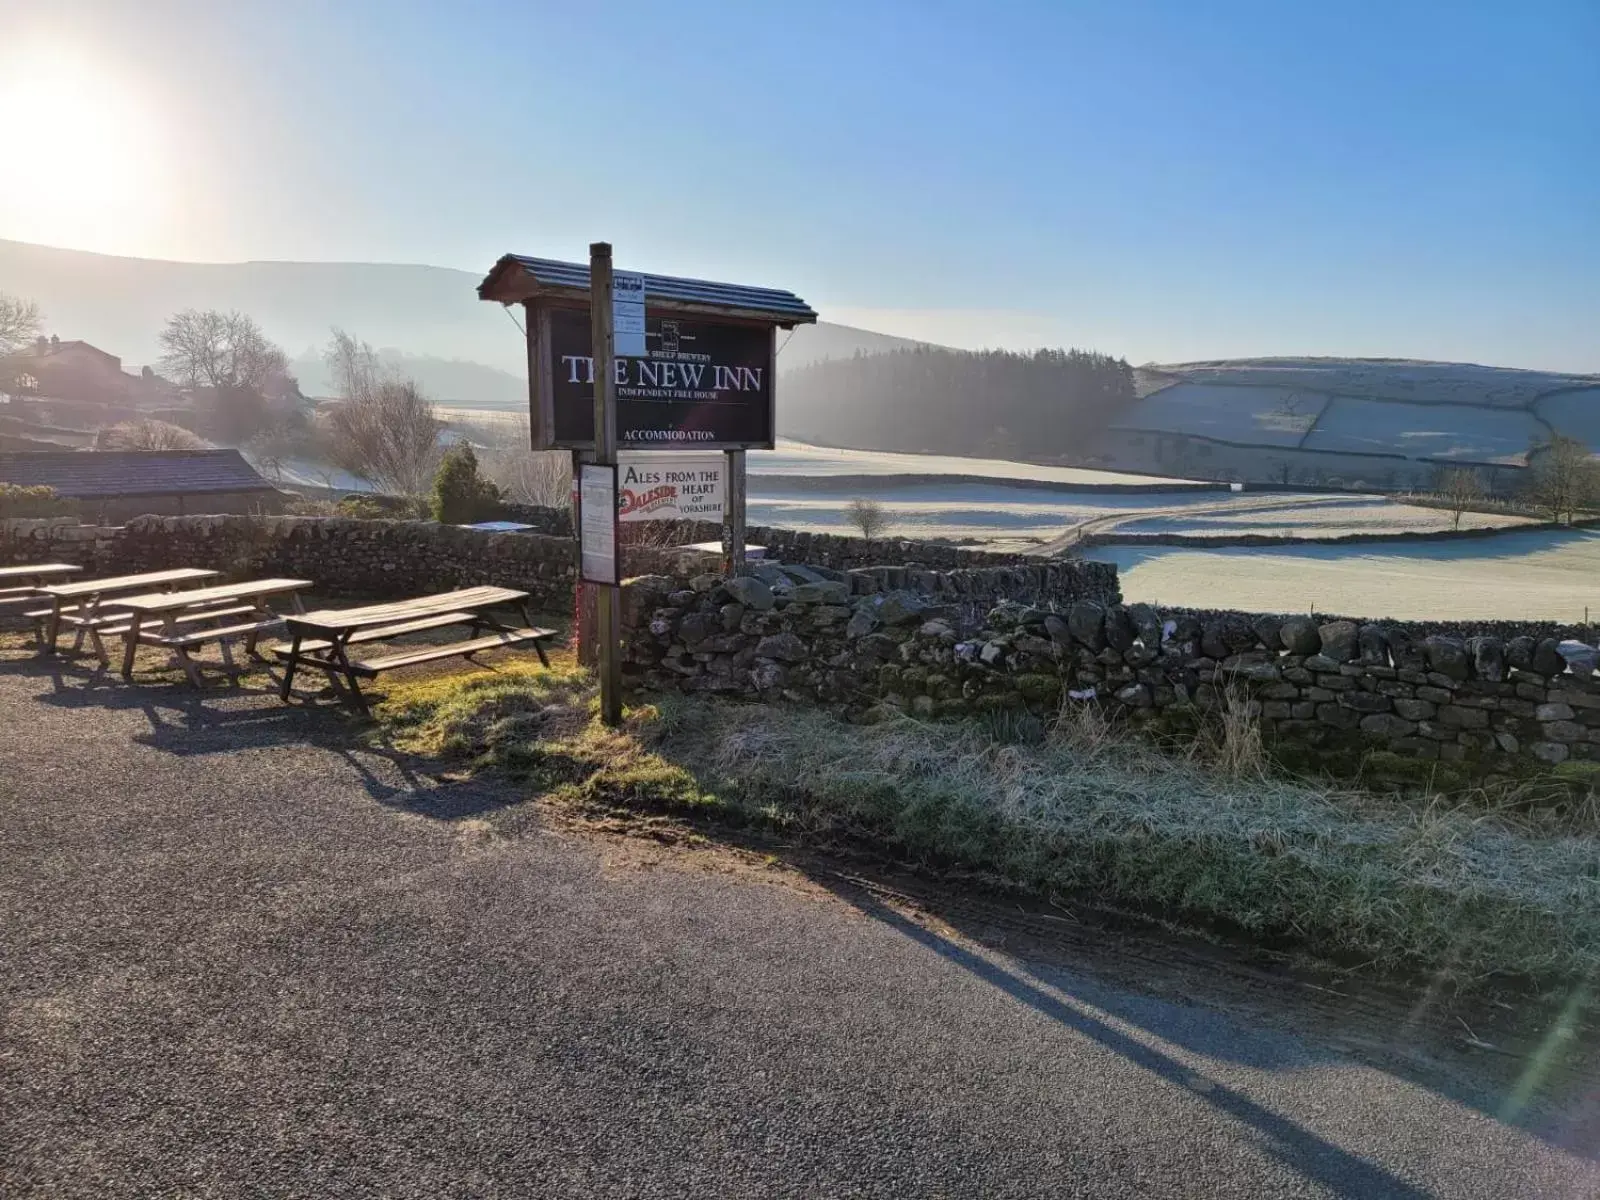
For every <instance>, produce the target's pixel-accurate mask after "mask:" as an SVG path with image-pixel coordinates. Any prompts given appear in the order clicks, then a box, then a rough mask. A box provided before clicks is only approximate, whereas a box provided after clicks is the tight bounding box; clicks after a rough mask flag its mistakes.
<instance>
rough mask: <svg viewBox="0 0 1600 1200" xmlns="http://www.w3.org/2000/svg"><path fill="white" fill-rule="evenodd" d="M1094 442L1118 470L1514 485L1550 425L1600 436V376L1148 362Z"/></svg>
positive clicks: (1306, 361)
mask: <svg viewBox="0 0 1600 1200" xmlns="http://www.w3.org/2000/svg"><path fill="white" fill-rule="evenodd" d="M1134 377H1135V388H1136V391H1137V392H1138V399H1137V400H1135V401H1134V402H1133V403H1132V404H1130V405H1128V406H1127V407H1126V408H1125V409H1124V410H1123V411H1121V412H1119V413H1118V414H1117V415H1116V416H1115V417H1114V418H1113V419H1112V420H1111V422H1110V423H1109V426H1108V428H1107V429H1106V430H1105V431H1104V433H1103V434H1102V435H1101V436H1100V437H1099V438H1098V439H1097V440H1096V443H1095V445H1094V447H1093V453H1094V454H1095V455H1096V456H1097V458H1098V459H1099V460H1101V461H1103V462H1105V463H1106V464H1108V465H1113V466H1116V467H1118V468H1120V469H1124V470H1142V471H1166V472H1172V473H1177V474H1189V475H1193V474H1202V475H1208V476H1214V477H1223V478H1237V479H1241V480H1245V481H1261V482H1274V483H1296V484H1308V485H1314V486H1323V485H1346V486H1348V485H1364V486H1372V487H1385V488H1389V487H1411V486H1424V485H1426V484H1427V483H1428V481H1429V478H1430V477H1431V476H1432V475H1433V474H1435V473H1436V472H1437V471H1438V469H1439V468H1440V467H1443V466H1460V465H1464V466H1469V467H1472V468H1475V469H1477V470H1478V471H1479V472H1480V473H1481V474H1482V475H1483V476H1485V478H1486V480H1488V481H1491V482H1497V483H1499V484H1501V485H1502V486H1508V485H1509V484H1510V483H1511V482H1512V480H1513V479H1514V477H1515V475H1516V473H1517V472H1519V471H1520V470H1521V469H1522V468H1523V467H1525V466H1526V464H1527V461H1528V453H1529V449H1530V447H1532V446H1533V445H1534V444H1536V443H1538V442H1542V441H1545V440H1547V439H1548V438H1549V437H1550V436H1551V435H1552V434H1553V433H1562V434H1566V435H1567V436H1569V437H1575V438H1578V439H1579V440H1581V441H1583V442H1585V443H1587V444H1588V445H1589V446H1591V447H1596V448H1600V377H1597V376H1592V375H1568V374H1560V373H1554V372H1548V371H1523V370H1513V369H1511V368H1507V367H1485V366H1479V365H1477V364H1473V363H1437V362H1416V361H1411V360H1403V359H1333V358H1251V359H1235V360H1227V361H1214V362H1195V363H1179V364H1174V365H1169V366H1147V367H1141V368H1139V369H1137V370H1136V371H1135V373H1134Z"/></svg>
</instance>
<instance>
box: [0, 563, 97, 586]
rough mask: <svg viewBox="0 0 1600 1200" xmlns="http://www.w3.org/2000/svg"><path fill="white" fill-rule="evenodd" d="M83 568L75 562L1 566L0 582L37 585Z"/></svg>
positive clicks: (8, 584)
mask: <svg viewBox="0 0 1600 1200" xmlns="http://www.w3.org/2000/svg"><path fill="white" fill-rule="evenodd" d="M81 570H83V568H82V567H80V566H76V565H74V564H73V563H24V564H23V565H22V566H20V567H0V584H4V585H6V586H12V585H15V584H22V585H26V586H30V587H31V586H37V585H39V584H42V583H44V582H45V580H47V579H56V578H59V577H60V576H63V575H75V574H77V573H78V572H79V571H81Z"/></svg>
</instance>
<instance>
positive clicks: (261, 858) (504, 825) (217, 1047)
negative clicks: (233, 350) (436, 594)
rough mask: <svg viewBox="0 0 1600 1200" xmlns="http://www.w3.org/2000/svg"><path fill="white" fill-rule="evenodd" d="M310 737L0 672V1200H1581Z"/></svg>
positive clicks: (1224, 1041) (1402, 1120)
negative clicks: (210, 1199) (763, 1199)
mask: <svg viewBox="0 0 1600 1200" xmlns="http://www.w3.org/2000/svg"><path fill="white" fill-rule="evenodd" d="M13 657H14V656H13ZM338 728H339V722H338V720H337V719H336V718H334V717H333V716H331V715H330V714H327V713H302V712H296V711H293V710H287V709H283V708H280V707H278V706H277V705H276V704H275V703H274V702H272V701H266V700H261V699H251V698H233V699H226V698H223V697H222V696H221V695H220V694H215V695H212V696H209V697H207V698H206V699H205V700H204V701H203V702H198V701H195V700H193V699H192V698H189V697H186V696H185V694H183V693H181V692H178V691H174V690H170V689H164V688H156V687H144V688H126V687H122V686H120V685H117V686H110V685H106V686H101V687H93V688H86V687H85V685H84V683H83V680H82V678H81V677H77V676H73V677H68V678H66V679H52V678H51V677H50V676H49V675H48V674H44V673H41V672H40V671H39V669H38V668H36V667H30V666H26V665H22V666H19V665H17V664H16V663H15V662H13V663H10V664H5V663H0V1013H3V1015H4V1025H3V1030H0V1195H4V1196H6V1197H9V1198H11V1200H17V1198H20V1197H43V1196H49V1197H79V1196H82V1197H120V1196H141V1197H142V1196H183V1197H198V1196H227V1197H235V1196H260V1197H284V1196H297V1197H299V1196H303V1197H318V1198H324V1197H365V1196H374V1197H376V1196H383V1197H412V1196H415V1197H430V1198H435V1197H469V1196H470V1197H491V1196H507V1197H537V1196H552V1197H589V1196H594V1197H610V1196H629V1197H633V1196H638V1197H644V1196H652V1197H654V1196H662V1197H691V1196H738V1197H757V1196H806V1197H813V1196H816V1197H822V1196H918V1197H921V1196H950V1197H968V1196H1018V1197H1020V1196H1041V1197H1043V1196H1049V1197H1068V1196H1086V1197H1121V1196H1129V1197H1135V1196H1136V1197H1151V1196H1180V1195H1183V1196H1238V1197H1247V1196H1248V1197H1263V1196H1333V1195H1337V1196H1354V1197H1362V1198H1366V1200H1370V1198H1374V1197H1385V1196H1399V1197H1421V1196H1474V1197H1477V1196H1481V1197H1494V1198H1496V1200H1501V1198H1505V1197H1532V1196H1549V1197H1578V1196H1593V1195H1596V1194H1600V1170H1597V1169H1596V1167H1595V1165H1594V1164H1593V1163H1592V1162H1591V1161H1589V1160H1587V1159H1585V1158H1581V1157H1579V1156H1577V1155H1575V1154H1573V1153H1572V1152H1570V1151H1569V1150H1566V1149H1562V1148H1560V1144H1559V1143H1560V1141H1561V1138H1560V1137H1559V1136H1555V1135H1554V1134H1551V1133H1549V1132H1548V1131H1541V1132H1542V1133H1543V1136H1541V1135H1540V1134H1538V1133H1535V1132H1530V1131H1528V1130H1527V1129H1524V1128H1520V1127H1517V1126H1513V1125H1510V1124H1506V1123H1504V1122H1502V1121H1500V1120H1498V1119H1496V1118H1495V1117H1493V1116H1489V1115H1486V1113H1487V1112H1489V1111H1493V1103H1492V1101H1493V1097H1492V1096H1487V1097H1486V1098H1485V1100H1484V1101H1483V1102H1482V1103H1478V1104H1474V1103H1471V1102H1468V1101H1467V1100H1463V1099H1462V1098H1460V1096H1461V1095H1462V1094H1464V1093H1463V1092H1460V1091H1458V1090H1455V1089H1440V1088H1435V1087H1430V1086H1427V1085H1425V1084H1423V1083H1419V1082H1416V1081H1415V1080H1414V1079H1413V1078H1411V1077H1410V1076H1409V1075H1408V1073H1407V1072H1403V1071H1398V1070H1393V1071H1391V1070H1381V1069H1378V1068H1376V1067H1374V1066H1370V1065H1363V1064H1362V1063H1361V1062H1358V1061H1356V1060H1354V1059H1352V1058H1350V1057H1348V1056H1347V1055H1346V1054H1345V1053H1343V1052H1342V1051H1340V1050H1338V1049H1336V1048H1334V1047H1333V1045H1332V1044H1331V1043H1325V1042H1323V1041H1319V1040H1318V1039H1317V1038H1316V1037H1314V1036H1311V1035H1309V1034H1307V1033H1304V1032H1295V1031H1294V1029H1293V1025H1294V1021H1293V1017H1294V1014H1293V1013H1287V1014H1280V1016H1281V1017H1282V1019H1273V1020H1265V1019H1256V1018H1254V1017H1249V1016H1241V1015H1240V1013H1239V1012H1238V1011H1237V1010H1228V1009H1217V1008H1213V1007H1210V1006H1208V1005H1206V1004H1201V1003H1195V1002H1192V1001H1191V1000H1189V999H1187V998H1184V997H1172V996H1167V997H1165V998H1163V997H1161V996H1157V995H1151V994H1148V993H1146V992H1145V991H1144V990H1143V989H1140V988H1137V987H1134V988H1129V987H1125V986H1119V985H1116V984H1112V983H1109V982H1106V981H1105V979H1104V978H1103V977H1097V976H1096V975H1095V974H1094V973H1093V972H1087V971H1083V970H1079V969H1075V968H1074V967H1073V966H1072V965H1070V964H1069V965H1067V966H1059V965H1057V966H1045V965H1043V964H1041V963H1040V962H1036V961H1030V960H1029V959H1027V958H1022V957H1015V956H1012V955H1010V954H1006V953H1003V952H1000V951H996V950H994V949H991V948H985V947H984V946H981V945H979V944H977V943H974V942H971V941H968V940H967V939H966V938H965V937H963V936H962V935H960V934H957V933H955V932H954V931H953V930H952V929H950V928H948V927H945V926H943V925H941V924H940V923H938V922H934V921H928V920H921V919H914V918H912V917H910V916H908V915H906V914H905V913H904V912H903V911H902V910H901V909H899V908H898V907H895V906H891V905H889V904H886V903H884V902H883V901H882V900H880V899H877V898H875V897H874V896H873V894H871V893H868V892H856V891H854V890H852V889H850V888H848V887H843V886H841V887H838V888H830V887H826V886H821V885H819V884H817V883H814V882H811V881H808V880H805V879H800V878H797V877H796V876H794V875H793V874H790V873H787V872H777V871H769V872H763V870H761V869H760V868H759V867H758V866H756V867H752V866H750V865H748V864H747V863H746V861H745V860H742V859H741V860H735V859H734V858H733V856H730V855H719V854H717V853H713V852H704V851H679V850H675V849H672V848H655V847H652V846H650V845H648V844H645V843H641V842H639V841H638V840H637V839H623V838H613V837H605V836H601V835H597V834H593V833H581V832H574V831H571V830H566V831H563V830H558V829H551V828H546V827H545V825H546V820H545V818H542V817H541V816H540V815H539V814H538V813H537V812H534V811H532V810H531V809H530V808H529V806H521V807H517V808H505V807H504V804H505V801H506V800H507V799H508V798H509V797H508V795H507V794H506V793H505V792H503V791H500V790H497V789H495V788H492V787H486V786H480V785H468V784H454V785H443V786H436V785H434V784H431V783H430V782H428V781H427V780H426V779H425V778H421V777H419V776H417V775H416V774H415V773H414V772H413V770H412V768H411V767H409V766H408V765H407V764H406V763H405V762H404V761H403V760H401V759H398V758H396V757H394V756H390V755H386V754H383V753H379V752H375V751H370V750H359V751H352V750H349V749H346V748H344V747H343V746H342V744H341V736H340V735H339V733H338Z"/></svg>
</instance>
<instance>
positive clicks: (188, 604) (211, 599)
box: [117, 579, 312, 613]
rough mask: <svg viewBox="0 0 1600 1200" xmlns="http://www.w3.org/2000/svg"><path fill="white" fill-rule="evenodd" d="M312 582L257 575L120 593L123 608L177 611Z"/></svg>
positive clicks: (295, 589) (291, 589)
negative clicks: (210, 584)
mask: <svg viewBox="0 0 1600 1200" xmlns="http://www.w3.org/2000/svg"><path fill="white" fill-rule="evenodd" d="M311 586H312V582H311V580H309V579H256V580H251V581H249V582H247V583H224V584H219V585H218V586H217V587H208V588H192V589H190V590H189V591H186V592H147V593H146V594H144V595H142V596H119V597H118V598H117V607H118V608H119V609H124V610H126V609H130V608H131V609H134V610H136V611H138V612H150V613H159V612H177V611H180V610H182V609H185V608H193V607H195V606H196V605H200V604H215V603H216V602H218V601H219V600H247V599H256V598H259V597H262V596H276V595H281V594H282V593H284V592H298V591H299V590H300V589H301V588H308V587H311Z"/></svg>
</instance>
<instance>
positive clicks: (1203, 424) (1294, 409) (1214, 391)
mask: <svg viewBox="0 0 1600 1200" xmlns="http://www.w3.org/2000/svg"><path fill="white" fill-rule="evenodd" d="M1327 402H1328V398H1327V397H1326V396H1323V395H1319V394H1317V393H1314V392H1305V391H1296V390H1295V389H1293V388H1281V387H1221V386H1212V385H1211V384H1206V383H1178V384H1175V385H1174V386H1172V387H1169V388H1164V389H1162V390H1161V391H1159V392H1153V393H1151V394H1150V395H1148V396H1146V397H1144V399H1142V400H1139V401H1136V402H1135V403H1134V404H1132V405H1130V406H1129V408H1128V410H1127V411H1126V412H1125V413H1122V414H1120V415H1119V416H1118V417H1117V419H1116V422H1115V425H1116V427H1117V428H1119V429H1149V430H1159V431H1161V432H1163V433H1192V434H1195V435H1197V436H1200V437H1208V438H1217V439H1218V440H1220V441H1224V442H1248V443H1251V444H1254V445H1260V446H1295V445H1298V444H1299V441H1300V439H1301V438H1302V437H1304V436H1305V434H1306V431H1307V430H1308V429H1310V428H1311V426H1312V425H1313V424H1314V423H1315V422H1316V419H1317V414H1318V413H1320V412H1321V411H1322V408H1323V405H1325V404H1326V403H1327Z"/></svg>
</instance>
